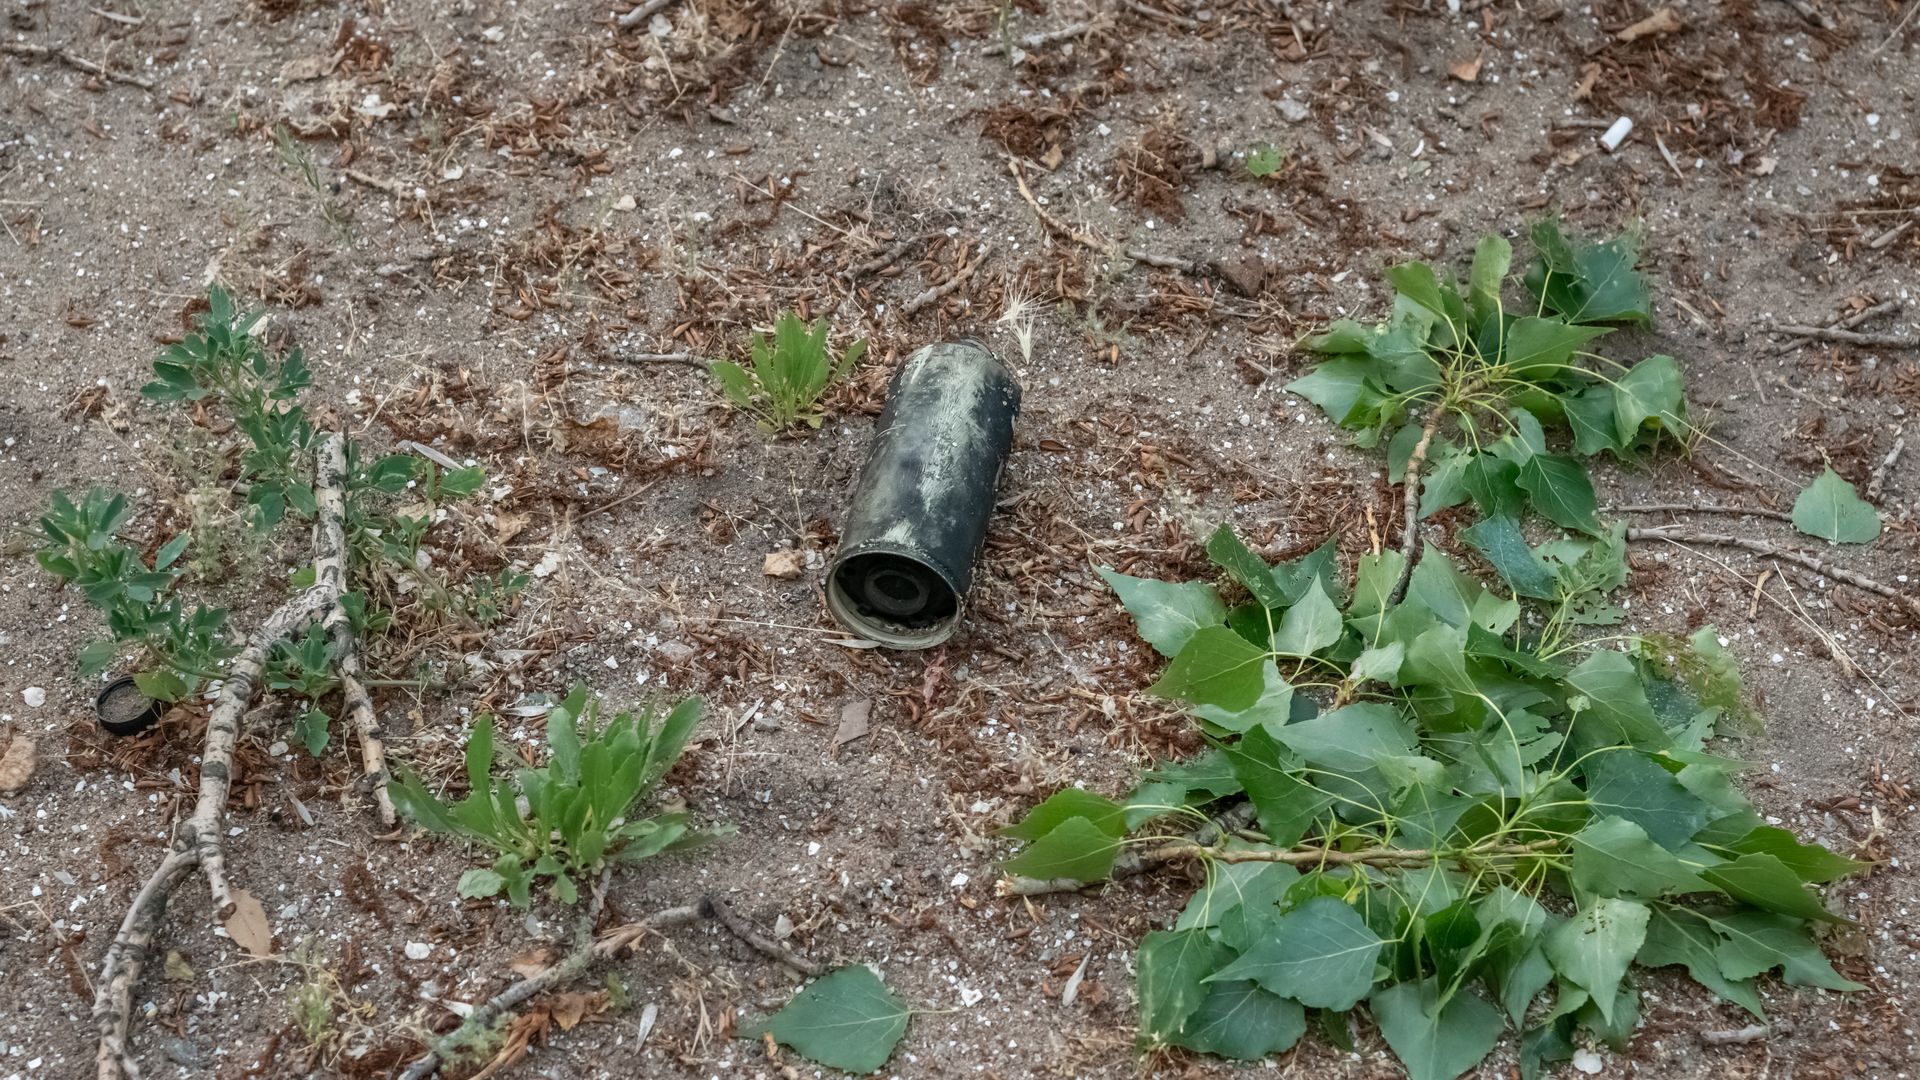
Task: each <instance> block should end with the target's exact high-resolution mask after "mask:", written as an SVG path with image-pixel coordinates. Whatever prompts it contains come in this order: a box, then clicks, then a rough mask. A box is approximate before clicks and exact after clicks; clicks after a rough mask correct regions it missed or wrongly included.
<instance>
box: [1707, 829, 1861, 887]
mask: <svg viewBox="0 0 1920 1080" xmlns="http://www.w3.org/2000/svg"><path fill="white" fill-rule="evenodd" d="M1726 850H1728V851H1730V852H1733V853H1734V854H1736V855H1751V854H1763V855H1772V856H1773V857H1774V858H1776V859H1779V860H1780V861H1781V863H1783V864H1785V866H1786V867H1787V869H1789V870H1792V871H1793V873H1794V876H1795V877H1798V878H1799V879H1800V880H1801V881H1812V882H1826V881H1835V880H1838V879H1839V878H1843V877H1846V876H1847V875H1848V874H1852V873H1857V872H1858V871H1861V870H1864V869H1866V868H1867V866H1868V865H1869V864H1868V863H1864V862H1860V861H1859V860H1857V859H1849V858H1847V857H1846V856H1844V855H1836V854H1834V853H1833V852H1831V851H1828V850H1827V849H1826V848H1824V847H1821V846H1820V845H1819V844H1802V843H1801V842H1800V841H1799V840H1798V839H1796V838H1795V837H1794V835H1793V834H1792V833H1790V832H1788V831H1787V830H1785V829H1782V828H1778V827H1776V826H1773V825H1762V826H1759V827H1758V828H1755V829H1754V830H1753V831H1752V832H1750V833H1748V834H1747V835H1745V836H1743V837H1741V838H1740V839H1738V840H1736V841H1734V842H1733V843H1731V844H1728V845H1726Z"/></svg>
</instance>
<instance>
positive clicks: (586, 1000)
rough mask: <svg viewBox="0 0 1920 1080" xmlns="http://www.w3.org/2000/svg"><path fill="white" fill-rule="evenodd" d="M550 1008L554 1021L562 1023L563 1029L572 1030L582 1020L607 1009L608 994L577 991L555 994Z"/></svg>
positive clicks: (561, 1028)
mask: <svg viewBox="0 0 1920 1080" xmlns="http://www.w3.org/2000/svg"><path fill="white" fill-rule="evenodd" d="M548 1008H549V1009H551V1010H552V1012H553V1022H554V1023H556V1024H559V1025H560V1030H561V1031H572V1030H573V1029H574V1026H575V1025H577V1024H578V1023H580V1021H582V1020H585V1019H586V1018H587V1017H589V1016H598V1015H600V1014H601V1013H603V1012H606V1011H607V995H605V994H603V993H598V992H596V993H591V994H588V993H581V992H577V991H575V992H570V993H565V994H555V995H554V996H553V1002H552V1003H551V1004H550V1005H549V1006H548Z"/></svg>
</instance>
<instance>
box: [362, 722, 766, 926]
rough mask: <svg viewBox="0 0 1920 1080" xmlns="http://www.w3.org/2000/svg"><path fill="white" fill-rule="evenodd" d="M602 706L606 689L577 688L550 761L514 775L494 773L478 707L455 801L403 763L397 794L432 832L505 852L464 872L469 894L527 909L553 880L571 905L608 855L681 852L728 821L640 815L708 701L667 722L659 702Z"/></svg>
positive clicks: (551, 741)
mask: <svg viewBox="0 0 1920 1080" xmlns="http://www.w3.org/2000/svg"><path fill="white" fill-rule="evenodd" d="M600 714H601V708H600V700H599V698H597V697H595V696H593V695H591V694H589V693H588V692H587V689H586V687H584V686H575V687H574V688H573V690H572V692H571V693H569V694H568V695H567V697H566V700H564V701H562V702H561V703H560V704H559V705H556V706H555V707H554V708H553V710H552V711H551V712H550V713H548V714H547V763H546V764H545V765H544V766H541V767H540V768H537V769H517V770H515V771H514V774H513V776H512V778H511V779H510V780H496V779H495V778H494V777H493V746H494V743H493V717H492V716H482V717H480V718H479V720H478V721H477V722H475V724H474V725H473V730H472V733H471V734H470V735H469V737H468V740H467V751H466V765H467V782H468V784H469V791H468V794H467V797H466V798H464V799H462V800H461V801H460V802H458V803H454V804H452V805H448V804H446V803H443V802H441V801H440V800H439V799H437V798H435V797H434V796H433V795H432V794H431V793H429V792H428V791H427V789H426V786H425V785H424V784H423V783H422V782H421V780H420V777H419V776H418V775H416V774H414V773H413V772H412V771H410V770H408V769H405V768H404V767H401V768H397V769H396V770H395V773H396V778H395V779H396V782H395V784H394V786H393V801H394V804H395V805H396V806H398V807H399V808H400V809H401V810H402V811H403V812H404V813H406V814H407V815H408V816H409V817H411V818H413V819H414V821H416V822H418V823H419V824H420V826H421V827H423V828H425V829H427V830H428V831H429V832H435V833H443V834H447V835H452V836H460V837H464V838H466V839H468V840H472V841H474V842H476V843H478V844H480V845H481V846H483V847H487V848H490V849H492V850H493V851H494V852H495V853H496V854H497V858H495V859H494V861H493V864H492V865H491V866H490V867H487V868H479V869H473V870H469V871H467V872H466V873H465V874H463V875H461V878H460V895H462V896H468V897H482V896H496V895H499V894H500V893H502V892H504V893H505V894H506V896H507V899H508V900H509V901H511V902H512V903H513V904H514V905H515V906H516V907H525V906H527V904H528V903H529V902H530V900H531V896H532V888H533V885H534V884H535V882H536V881H537V880H538V879H541V878H551V879H552V886H551V891H552V895H553V897H554V898H555V899H557V900H559V901H560V902H561V903H565V904H571V903H573V902H574V901H576V900H578V899H579V895H580V888H579V886H580V883H581V882H582V881H586V882H591V881H592V879H593V877H594V875H596V874H598V873H599V872H600V871H601V869H602V868H603V867H605V866H607V865H609V864H631V863H637V862H641V861H643V860H645V859H649V858H652V857H653V856H655V855H659V854H662V853H664V852H669V851H684V850H687V849H690V848H693V847H697V846H700V845H702V844H705V843H708V842H710V841H712V840H714V839H716V838H718V837H720V836H723V835H726V834H727V833H728V832H729V831H730V830H727V829H724V828H707V829H699V828H695V827H694V826H693V825H692V824H690V818H689V815H688V814H686V813H685V812H678V811H676V812H668V813H658V814H652V815H650V816H644V817H643V816H637V811H638V810H640V808H641V804H642V803H643V801H644V800H645V798H646V796H647V795H648V794H650V793H651V792H652V791H653V789H654V787H655V786H656V785H658V784H659V782H660V778H661V777H662V776H665V775H666V772H667V770H668V769H669V768H671V767H672V765H673V763H674V762H675V761H676V760H678V759H679V757H680V753H681V751H682V750H683V749H685V747H686V744H687V738H688V737H689V736H690V735H692V734H693V728H694V724H695V723H697V722H698V721H699V718H700V701H699V699H697V698H689V699H687V700H685V701H682V702H680V703H679V704H678V705H676V706H674V707H673V708H672V709H671V710H670V711H668V713H667V714H666V716H665V717H664V718H660V722H659V724H658V726H655V723H654V721H655V719H656V717H655V715H654V713H653V711H652V710H651V709H643V710H641V711H640V712H639V713H637V714H636V713H632V712H626V711H623V712H619V713H615V714H614V715H613V716H612V717H611V718H609V719H608V720H606V722H605V723H604V724H603V723H602V722H601V716H600ZM523 803H524V806H523V805H522V804H523Z"/></svg>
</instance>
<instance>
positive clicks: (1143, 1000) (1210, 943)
mask: <svg viewBox="0 0 1920 1080" xmlns="http://www.w3.org/2000/svg"><path fill="white" fill-rule="evenodd" d="M1232 956H1233V950H1232V949H1229V948H1228V947H1226V946H1225V945H1222V944H1220V943H1219V942H1217V941H1215V940H1213V935H1212V934H1210V933H1209V932H1207V931H1206V930H1203V929H1192V930H1173V931H1156V932H1154V933H1151V934H1148V935H1147V936H1146V937H1145V938H1142V939H1141V941H1140V962H1139V968H1138V971H1139V985H1138V991H1139V995H1140V1035H1141V1037H1142V1038H1143V1039H1145V1040H1147V1041H1148V1042H1151V1043H1163V1042H1169V1041H1171V1040H1172V1039H1173V1037H1174V1036H1175V1035H1177V1034H1178V1033H1179V1031H1180V1028H1181V1025H1182V1024H1184V1023H1185V1022H1186V1019H1187V1017H1188V1016H1189V1015H1191V1014H1192V1012H1193V1011H1194V1010H1195V1009H1196V1008H1198V1007H1199V1006H1200V1002H1201V1000H1202V999H1204V998H1205V997H1206V996H1207V990H1206V987H1204V986H1202V985H1201V981H1202V980H1203V979H1205V978H1206V977H1207V976H1208V975H1209V974H1211V973H1212V972H1213V971H1214V970H1215V969H1216V968H1218V967H1219V966H1220V965H1221V964H1223V963H1225V962H1226V961H1227V960H1228V959H1229V958H1230V957H1232Z"/></svg>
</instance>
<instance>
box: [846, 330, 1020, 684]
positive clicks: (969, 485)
mask: <svg viewBox="0 0 1920 1080" xmlns="http://www.w3.org/2000/svg"><path fill="white" fill-rule="evenodd" d="M1019 412H1020V384H1019V383H1017V382H1015V381H1014V378H1013V373H1012V372H1011V371H1008V370H1007V367H1006V365H1005V364H1003V363H1001V362H1000V359H999V357H997V356H995V355H993V353H992V352H991V351H989V350H988V349H987V347H986V346H985V345H982V344H981V343H979V342H977V341H954V342H943V343H941V344H938V345H929V346H927V347H926V348H924V349H921V350H920V351H919V352H916V353H914V354H913V355H912V356H909V357H907V361H906V363H904V364H902V365H900V370H899V371H897V372H895V373H894V376H893V382H892V384H891V386H890V387H889V389H888V392H887V407H886V410H885V411H884V412H882V413H881V414H880V424H879V427H878V428H877V429H876V430H875V432H874V436H873V447H872V449H871V450H869V451H868V453H867V463H866V465H865V466H864V467H863V468H862V469H861V470H860V482H859V483H858V484H857V485H856V486H855V487H854V491H853V500H852V502H851V503H850V504H849V505H848V507H847V517H846V522H845V524H843V525H842V526H841V528H840V550H839V552H838V553H837V554H836V555H835V556H834V560H833V565H832V566H831V567H830V568H829V569H828V571H827V607H828V609H829V610H831V611H832V612H833V615H834V618H836V619H839V620H840V623H841V625H843V626H845V627H846V628H847V629H848V630H851V631H853V632H854V633H856V634H859V635H860V636H861V637H864V638H867V639H869V640H871V641H877V642H879V643H880V644H882V645H885V646H888V647H890V648H895V649H925V648H930V647H932V646H934V645H938V644H939V643H941V642H943V641H945V640H947V639H948V638H950V637H952V636H953V631H954V629H955V627H957V626H958V625H959V622H960V611H961V608H962V607H963V606H964V601H965V598H966V595H967V585H968V583H969V582H970V581H971V580H972V578H973V562H974V559H975V558H976V557H978V556H979V554H980V545H981V542H982V541H984V540H985V539H986V536H987V518H988V516H989V515H991V514H992V513H993V504H994V488H995V487H996V486H997V485H998V484H999V481H1000V470H1001V467H1002V466H1003V465H1005V464H1006V460H1007V452H1008V451H1009V450H1010V449H1012V447H1013V421H1014V418H1015V417H1016V416H1018V415H1019Z"/></svg>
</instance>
